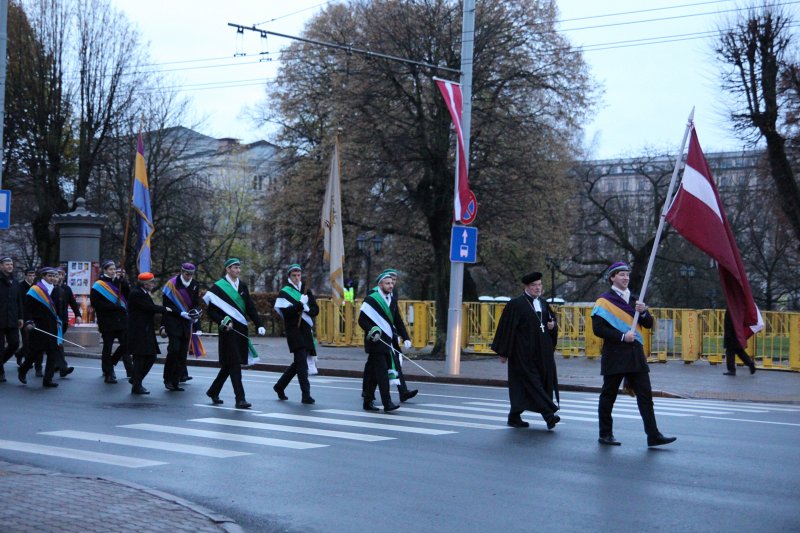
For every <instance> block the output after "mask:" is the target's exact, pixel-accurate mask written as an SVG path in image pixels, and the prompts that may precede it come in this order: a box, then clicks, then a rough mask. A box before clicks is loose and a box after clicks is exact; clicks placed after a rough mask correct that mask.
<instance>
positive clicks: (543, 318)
mask: <svg viewBox="0 0 800 533" xmlns="http://www.w3.org/2000/svg"><path fill="white" fill-rule="evenodd" d="M521 281H522V284H523V285H524V291H523V293H522V294H521V295H520V296H518V297H516V298H514V299H513V300H511V301H510V302H508V303H507V304H506V307H505V309H503V314H502V315H501V316H500V322H499V323H498V325H497V332H496V333H495V337H494V342H492V346H491V348H492V350H494V352H495V353H497V354H498V355H499V356H500V361H501V362H502V363H506V362H508V397H509V400H510V402H511V409H510V410H509V413H508V425H509V426H511V427H515V428H525V427H528V426H529V424H528V423H527V422H525V421H524V420H522V416H521V415H522V412H523V411H534V412H536V413H539V414H541V415H542V418H543V419H544V421H545V422H546V423H547V429H548V430H552V429H553V428H555V427H556V424H558V423H559V422H560V421H561V417H559V416H558V415H557V414H556V411H558V409H559V407H558V405H556V404H555V403H553V397H554V395H555V399H556V401H558V399H559V397H558V376H557V374H556V363H555V358H554V350H555V346H556V342H557V341H558V325H557V323H556V318H555V315H553V313H552V312H551V311H550V307H549V306H548V305H547V302H545V301H544V300H542V299H541V298H540V297H541V295H542V290H543V286H542V274H541V272H531V273H530V274H526V275H525V276H523V277H522V280H521Z"/></svg>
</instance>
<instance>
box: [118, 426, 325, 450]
mask: <svg viewBox="0 0 800 533" xmlns="http://www.w3.org/2000/svg"><path fill="white" fill-rule="evenodd" d="M207 420H211V419H207ZM119 427H122V428H129V429H137V430H141V431H154V432H159V433H169V434H172V435H186V436H189V437H201V438H206V439H218V440H227V441H232V442H244V443H247V444H258V445H260V446H273V447H277V448H290V449H294V450H309V449H312V448H325V447H327V446H328V445H327V444H314V443H311V442H300V441H293V440H283V439H272V438H268V437H257V436H255V435H242V434H238V433H223V432H221V431H209V430H207V429H192V428H183V427H176V426H159V425H157V424H128V425H125V426H119Z"/></svg>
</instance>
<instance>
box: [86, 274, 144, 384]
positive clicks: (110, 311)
mask: <svg viewBox="0 0 800 533" xmlns="http://www.w3.org/2000/svg"><path fill="white" fill-rule="evenodd" d="M100 269H101V270H102V273H101V274H100V277H99V278H98V279H97V281H95V282H94V285H92V290H91V292H90V294H89V300H90V301H91V303H92V307H93V308H94V311H95V315H96V316H97V329H98V330H99V331H100V336H101V337H102V339H103V353H102V359H101V367H102V369H103V378H104V379H105V382H106V383H116V382H117V375H116V373H115V372H114V367H115V366H116V364H117V363H119V361H120V360H122V363H123V364H124V365H125V373H126V374H127V376H128V377H129V378H130V377H131V376H132V375H133V363H132V361H131V356H130V352H129V351H128V294H129V293H130V285H128V281H127V280H126V279H125V275H124V273H123V271H121V270H120V271H117V266H116V264H115V263H114V261H112V260H110V259H108V260H105V261H103V263H102V264H101V265H100ZM115 340H116V341H117V342H118V343H119V345H118V346H117V349H116V350H114V353H113V355H112V353H111V348H112V347H113V345H114V341H115Z"/></svg>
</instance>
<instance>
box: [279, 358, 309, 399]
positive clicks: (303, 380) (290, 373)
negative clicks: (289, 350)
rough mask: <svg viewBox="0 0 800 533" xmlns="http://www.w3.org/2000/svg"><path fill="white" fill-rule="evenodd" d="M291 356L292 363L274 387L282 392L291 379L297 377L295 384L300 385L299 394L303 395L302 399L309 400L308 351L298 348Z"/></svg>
mask: <svg viewBox="0 0 800 533" xmlns="http://www.w3.org/2000/svg"><path fill="white" fill-rule="evenodd" d="M293 355H294V361H292V364H291V365H289V368H287V369H286V372H284V373H283V375H282V376H281V377H280V379H278V382H277V383H276V384H275V386H276V387H277V388H279V389H281V390H283V389H285V388H286V387H288V386H289V383H290V382H291V381H292V378H293V377H295V376H297V383H298V385H300V392H301V393H302V394H303V398H309V397H310V396H311V384H310V383H309V382H308V350H306V349H305V348H298V349H297V350H295V352H294V354H293Z"/></svg>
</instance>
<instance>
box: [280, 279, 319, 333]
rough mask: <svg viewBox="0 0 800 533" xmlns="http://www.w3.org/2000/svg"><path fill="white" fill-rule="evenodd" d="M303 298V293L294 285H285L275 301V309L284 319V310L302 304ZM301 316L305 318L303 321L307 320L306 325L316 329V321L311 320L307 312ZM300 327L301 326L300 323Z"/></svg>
mask: <svg viewBox="0 0 800 533" xmlns="http://www.w3.org/2000/svg"><path fill="white" fill-rule="evenodd" d="M282 295H283V296H282ZM302 297H303V295H302V293H301V292H300V291H298V290H297V289H295V288H294V287H293V286H292V285H285V286H284V287H283V288H281V291H280V292H279V293H278V297H277V298H276V299H275V305H274V309H275V311H276V312H277V313H278V314H279V315H281V318H283V311H282V309H286V308H287V307H293V306H294V305H295V304H298V303H301V302H300V298H302ZM301 316H302V317H303V320H305V322H306V324H308V325H309V326H311V327H312V328H313V327H314V319H313V318H311V317H310V316H309V315H308V314H307V313H306V312H305V311H303V314H302V315H301ZM298 325H300V324H299V322H298Z"/></svg>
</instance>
